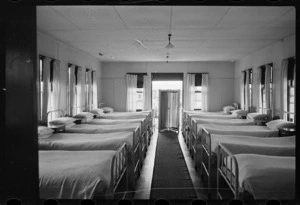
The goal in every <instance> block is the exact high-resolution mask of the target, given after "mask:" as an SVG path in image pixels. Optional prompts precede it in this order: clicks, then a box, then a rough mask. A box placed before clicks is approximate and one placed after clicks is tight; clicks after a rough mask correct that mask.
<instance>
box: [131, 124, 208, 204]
mask: <svg viewBox="0 0 300 205" xmlns="http://www.w3.org/2000/svg"><path fill="white" fill-rule="evenodd" d="M156 125H157V123H156ZM157 137H158V129H157V127H155V131H154V134H153V136H152V140H151V142H150V145H149V147H148V152H147V155H146V158H145V161H144V164H143V167H142V170H141V175H140V178H139V180H138V182H137V189H136V192H135V195H134V198H135V199H149V197H150V192H151V182H152V176H153V167H154V160H155V151H156V145H157ZM178 139H179V144H180V147H181V150H182V153H183V155H184V158H185V161H186V164H187V166H188V170H189V173H190V176H191V179H192V182H193V185H194V187H195V188H196V189H195V190H196V194H197V197H198V198H199V199H206V197H207V195H206V194H205V189H202V188H203V185H202V183H201V181H200V178H199V176H198V175H197V173H196V170H195V168H194V165H193V160H192V158H191V157H190V154H189V152H188V149H187V146H186V144H185V142H184V139H183V136H182V133H181V130H179V136H178Z"/></svg>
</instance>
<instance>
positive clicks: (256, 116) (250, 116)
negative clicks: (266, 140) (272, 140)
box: [247, 112, 269, 122]
mask: <svg viewBox="0 0 300 205" xmlns="http://www.w3.org/2000/svg"><path fill="white" fill-rule="evenodd" d="M247 119H251V120H254V121H264V122H266V121H268V119H269V115H267V114H262V113H258V112H253V113H248V114H247Z"/></svg>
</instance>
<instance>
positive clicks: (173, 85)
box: [152, 80, 182, 129]
mask: <svg viewBox="0 0 300 205" xmlns="http://www.w3.org/2000/svg"><path fill="white" fill-rule="evenodd" d="M159 90H178V91H179V93H180V95H179V125H180V124H181V112H180V110H181V108H182V80H181V81H180V80H174V81H171V80H168V81H152V110H153V118H154V125H155V128H156V129H158V123H159V120H158V119H159V118H158V117H159V116H160V112H159V99H160V98H159Z"/></svg>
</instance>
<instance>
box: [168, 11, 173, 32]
mask: <svg viewBox="0 0 300 205" xmlns="http://www.w3.org/2000/svg"><path fill="white" fill-rule="evenodd" d="M172 11H173V6H171V18H170V27H169V35H170V34H171V25H172Z"/></svg>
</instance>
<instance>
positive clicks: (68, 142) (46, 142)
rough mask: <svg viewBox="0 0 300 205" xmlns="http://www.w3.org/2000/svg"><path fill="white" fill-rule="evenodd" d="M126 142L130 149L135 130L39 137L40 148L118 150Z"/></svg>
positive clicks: (58, 134) (57, 134)
mask: <svg viewBox="0 0 300 205" xmlns="http://www.w3.org/2000/svg"><path fill="white" fill-rule="evenodd" d="M124 142H125V143H126V145H127V148H128V150H129V151H130V150H131V149H132V143H133V132H130V131H126V132H113V133H104V134H83V133H55V134H52V135H51V136H50V137H48V138H42V139H40V138H39V150H117V149H119V148H120V146H122V144H123V143H124Z"/></svg>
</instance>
